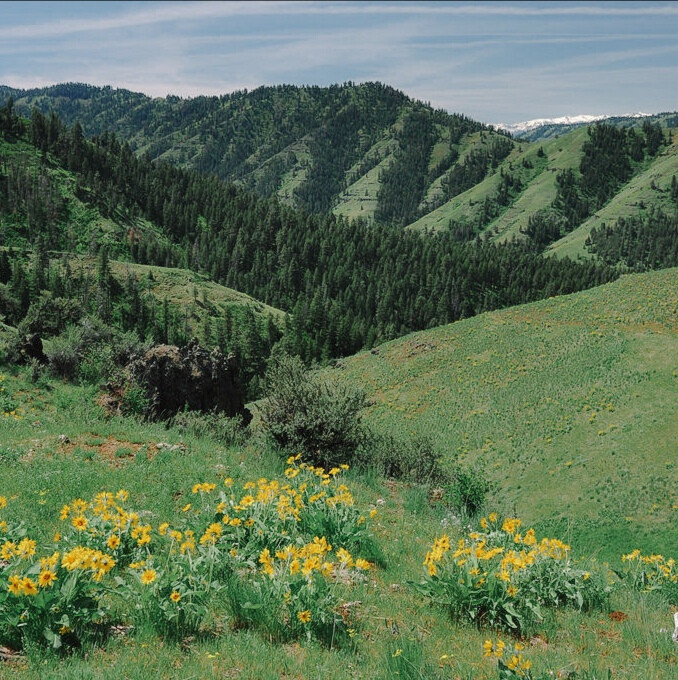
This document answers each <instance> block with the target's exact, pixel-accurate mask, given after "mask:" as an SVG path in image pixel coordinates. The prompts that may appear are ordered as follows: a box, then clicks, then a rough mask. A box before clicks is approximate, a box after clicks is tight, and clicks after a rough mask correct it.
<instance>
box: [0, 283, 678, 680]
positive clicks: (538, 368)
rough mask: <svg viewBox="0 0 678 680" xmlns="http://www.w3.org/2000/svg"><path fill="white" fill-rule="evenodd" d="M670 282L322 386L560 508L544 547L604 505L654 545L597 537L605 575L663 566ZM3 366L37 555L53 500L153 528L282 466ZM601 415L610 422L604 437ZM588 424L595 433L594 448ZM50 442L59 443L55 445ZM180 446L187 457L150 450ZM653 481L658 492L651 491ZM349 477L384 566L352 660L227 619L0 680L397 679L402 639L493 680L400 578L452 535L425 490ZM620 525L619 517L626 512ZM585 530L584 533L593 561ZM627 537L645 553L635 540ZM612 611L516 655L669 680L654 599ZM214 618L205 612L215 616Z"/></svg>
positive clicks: (559, 310) (560, 304)
mask: <svg viewBox="0 0 678 680" xmlns="http://www.w3.org/2000/svg"><path fill="white" fill-rule="evenodd" d="M154 271H155V270H154ZM677 289H678V271H676V270H671V271H666V272H659V273H654V274H648V275H642V276H633V277H627V278H625V279H622V280H620V281H619V282H617V283H615V284H611V285H609V286H605V287H602V288H599V289H596V290H593V291H589V292H586V293H580V294H577V295H573V296H569V297H563V298H558V299H554V300H550V301H545V302H542V303H537V304H533V305H527V306H523V307H516V308H513V309H510V310H505V311H503V312H495V313H491V314H486V315H483V316H481V317H478V318H476V319H470V320H467V321H462V322H459V323H457V324H454V325H451V326H447V327H444V328H439V329H435V330H433V331H429V332H428V333H420V334H416V335H411V336H409V337H407V338H405V339H401V340H399V341H396V342H393V343H389V344H387V345H384V346H383V347H381V348H380V350H379V353H378V354H376V355H375V354H370V353H365V354H361V355H358V356H356V357H354V358H352V359H349V360H346V361H345V362H344V368H343V370H341V369H340V370H335V371H334V373H335V374H336V375H348V376H351V377H357V378H359V379H360V380H363V381H364V382H365V383H366V384H367V385H369V386H370V389H371V392H372V396H373V398H374V399H375V401H376V404H375V406H374V407H373V410H372V413H371V414H370V421H371V422H372V423H375V424H380V425H381V426H384V427H389V428H390V429H391V430H393V431H397V430H406V431H417V430H419V431H428V432H435V433H437V434H436V436H437V439H438V442H439V443H440V444H441V445H445V446H446V449H445V450H446V451H449V453H450V455H453V454H456V453H457V452H458V453H459V454H460V455H463V456H464V457H465V458H468V459H472V458H477V457H485V458H486V459H487V461H488V465H489V466H490V470H491V472H492V473H493V475H494V476H496V477H497V478H499V479H505V484H504V488H503V494H502V496H503V498H499V499H496V500H497V504H498V505H501V504H502V503H503V505H504V507H508V506H510V505H511V504H512V502H515V505H516V506H517V509H518V510H519V511H520V512H521V513H522V514H523V515H524V516H525V517H526V518H530V517H532V518H537V519H539V518H540V517H542V516H543V515H544V514H545V513H547V512H549V507H553V506H555V507H556V510H557V512H556V513H555V514H557V515H560V514H562V515H566V516H567V517H568V518H570V519H569V520H568V524H571V529H572V531H571V532H570V535H569V536H567V532H566V531H565V529H566V527H565V526H561V527H560V528H561V531H560V532H556V531H555V530H554V531H552V532H550V535H560V536H561V537H564V538H565V537H567V538H570V539H571V540H573V543H574V546H575V551H576V554H578V555H581V554H582V553H583V552H584V550H583V546H582V544H583V543H586V542H587V541H585V540H584V539H586V537H587V533H586V532H587V530H588V529H592V527H588V529H587V527H586V526H585V527H583V528H582V527H581V526H580V525H581V524H582V521H583V519H584V517H589V516H591V517H593V518H596V517H598V516H599V515H600V513H601V511H602V510H603V509H602V505H601V503H602V502H603V501H609V502H611V503H612V505H613V507H611V508H610V509H609V511H608V510H604V512H603V514H607V515H612V516H613V517H618V518H619V520H620V521H619V522H617V524H611V525H609V526H618V525H621V526H622V527H624V528H625V530H626V531H628V530H629V529H626V527H634V528H640V527H641V526H644V527H646V528H647V529H651V530H652V531H653V532H654V535H653V537H652V538H646V539H642V536H640V534H637V535H634V536H629V535H624V536H620V537H619V538H620V540H619V541H618V543H617V544H614V543H608V544H606V545H605V546H604V547H605V548H606V551H603V554H604V555H608V554H609V556H610V557H611V558H612V557H614V561H613V565H614V566H617V565H618V564H619V550H621V549H623V551H624V552H626V551H627V549H630V548H631V547H634V546H635V545H643V544H645V545H647V546H652V545H659V546H660V547H661V549H662V551H663V552H664V553H665V554H666V553H669V554H670V553H671V550H672V547H673V546H675V545H676V541H675V528H674V527H672V526H671V525H670V524H669V521H670V519H671V518H672V517H673V518H675V508H673V509H671V507H668V506H667V503H668V502H669V501H668V500H667V496H668V494H669V493H670V491H671V488H672V487H673V486H675V481H676V480H675V468H674V467H673V466H674V465H675V460H673V458H672V452H671V449H670V448H669V447H670V444H671V442H672V441H675V438H676V429H675V428H676V425H675V422H676V419H675V401H676V400H675V394H676V391H675V380H676V371H675V368H676V367H675V366H673V367H672V366H671V365H670V363H671V360H672V359H673V360H674V361H675V359H674V358H675V356H676V355H677V353H676V318H675V311H676V302H677V293H678V290H677ZM3 372H4V373H5V374H6V379H5V382H4V384H5V386H6V387H7V389H8V391H9V393H11V394H13V395H14V398H15V400H16V401H17V402H18V403H19V406H20V408H21V413H23V414H24V416H25V417H23V419H22V420H15V419H12V418H2V419H0V442H1V445H0V454H1V457H2V460H3V466H4V467H3V475H2V481H1V482H0V493H2V494H4V495H6V496H7V497H9V498H10V501H11V502H10V505H9V506H8V508H7V510H6V511H5V516H6V518H7V519H10V520H11V519H12V517H22V518H24V519H25V520H26V521H27V522H28V523H29V524H30V525H31V526H33V525H36V526H37V527H39V530H38V531H37V532H36V531H33V530H32V532H31V533H32V535H35V537H36V538H38V539H39V540H40V541H41V542H42V541H44V540H49V538H50V537H51V536H52V535H53V533H54V531H55V529H56V528H57V527H58V526H59V525H58V523H57V522H56V517H57V516H58V513H59V509H60V508H61V505H62V504H63V503H64V502H68V501H69V500H71V499H73V498H76V497H83V498H88V497H90V496H91V495H93V494H94V493H97V492H98V491H100V490H102V489H109V490H116V489H118V488H125V489H127V490H129V492H130V494H131V499H133V505H134V507H136V508H139V509H147V510H149V514H148V515H147V516H148V521H149V522H151V523H152V524H153V526H155V525H156V524H157V523H158V522H160V521H162V520H164V519H170V520H171V518H172V517H174V516H176V515H177V514H178V513H180V511H181V508H182V507H183V506H184V504H185V503H187V502H190V501H191V499H192V495H191V492H190V489H191V486H192V485H193V484H194V483H195V482H199V481H200V482H202V481H219V480H220V479H221V478H223V477H224V476H232V477H233V478H234V479H235V480H236V483H237V484H240V485H241V484H242V483H243V482H244V481H245V480H248V479H256V478H257V477H259V476H265V477H268V478H271V477H273V476H275V477H282V478H283V479H284V477H283V475H282V473H283V469H284V467H283V466H282V465H281V464H280V462H279V461H277V460H276V457H275V456H274V455H273V454H272V453H271V452H270V451H268V450H267V449H266V447H265V445H264V444H263V443H262V442H261V441H258V440H256V439H255V440H252V441H250V443H248V444H247V445H245V446H243V447H234V448H228V447H226V446H224V445H222V444H219V443H218V442H215V441H213V440H211V439H210V438H209V437H206V436H203V437H194V436H192V435H190V434H187V433H185V432H184V433H182V432H179V431H177V430H176V429H174V428H169V429H166V428H165V426H164V425H154V424H149V423H139V422H136V421H134V420H131V419H123V418H113V419H107V418H105V417H104V416H103V414H102V413H101V412H100V411H99V409H98V408H97V407H96V406H95V397H96V390H94V389H93V388H90V387H74V386H71V385H65V384H61V383H58V382H55V381H50V382H48V383H46V384H42V385H41V384H39V385H37V386H36V385H32V384H30V383H29V382H28V380H27V375H28V370H23V369H22V370H19V369H16V368H11V367H5V368H3ZM507 387H509V388H510V390H509V389H506V388H507ZM593 387H596V390H595V391H592V389H593ZM509 391H510V394H509ZM636 395H638V396H636ZM549 400H550V401H549ZM585 404H588V405H589V406H590V407H591V409H593V410H595V412H596V413H597V415H596V417H595V418H594V421H595V422H594V423H589V422H588V421H589V419H590V417H591V415H590V414H591V413H592V410H591V409H588V410H585V408H584V407H585ZM608 404H612V408H614V410H613V411H608V410H607V407H608ZM672 415H673V419H672ZM612 422H614V423H616V424H617V428H616V429H613V430H611V429H610V426H611V424H612ZM600 430H606V431H607V432H606V434H602V435H599V434H598V431H600ZM60 434H66V435H68V437H69V438H70V443H64V442H60V441H59V438H58V436H59V435H60ZM508 435H510V436H511V439H509V438H508ZM548 437H550V438H551V439H552V441H551V442H548V441H547V438H548ZM488 439H492V443H489V442H488ZM179 441H183V443H184V444H185V445H186V449H187V450H186V453H181V452H170V451H159V450H158V448H157V447H156V446H155V444H156V443H158V442H169V443H170V444H175V443H177V442H179ZM458 449H459V451H457V450H458ZM483 449H485V450H484V451H483ZM464 450H466V451H464ZM613 451H614V453H613ZM570 461H572V463H571V464H568V463H569V462H570ZM639 461H640V462H639ZM8 463H9V464H8ZM584 466H586V467H584ZM627 469H628V470H629V471H630V472H627V471H626V470H627ZM549 471H552V472H553V474H549ZM631 471H632V472H631ZM607 477H610V480H611V483H612V484H615V485H616V488H615V489H613V488H612V487H611V486H610V487H609V488H608V487H605V488H603V489H602V492H603V494H602V495H603V498H599V497H596V489H598V496H600V495H601V493H600V487H596V482H597V481H599V482H600V481H602V482H603V483H605V484H607V482H606V478H607ZM660 477H661V478H663V479H665V480H666V481H665V483H664V485H663V486H660V483H659V481H656V480H659V478H660ZM652 479H654V480H655V481H654V482H651V481H649V480H652ZM347 481H348V484H349V485H350V487H351V489H352V491H353V492H354V494H355V496H356V501H357V503H358V504H359V507H361V508H364V509H365V511H366V510H367V509H368V508H369V507H374V506H377V507H378V508H379V514H378V516H377V518H376V520H375V533H376V535H377V537H378V539H379V541H380V543H381V545H382V546H383V547H384V550H385V552H386V554H387V558H388V565H387V566H386V568H384V569H381V570H378V571H377V572H376V573H375V574H374V575H373V577H371V578H370V579H368V581H367V582H365V583H364V584H358V585H356V586H355V587H354V590H353V592H352V594H351V598H352V599H353V600H355V601H357V602H359V608H360V613H361V616H360V618H361V625H360V629H359V630H358V631H357V636H356V640H355V642H356V651H355V652H353V651H350V650H347V651H343V652H329V651H327V650H325V649H322V648H321V647H319V646H318V645H316V644H307V643H305V642H301V643H299V644H289V645H271V644H269V643H267V642H266V640H265V639H264V638H263V637H261V636H259V635H256V634H254V633H251V632H248V631H233V630H230V629H229V628H228V621H224V622H223V623H222V624H221V628H220V631H221V632H220V633H219V635H218V636H214V637H206V638H204V639H189V640H186V641H184V643H183V644H181V645H180V644H178V643H177V644H172V643H167V642H164V643H163V642H161V641H159V640H157V639H156V638H154V637H153V636H152V635H150V634H149V633H146V632H144V631H134V630H130V631H127V632H126V633H125V634H123V635H122V636H121V637H118V638H114V639H112V640H110V641H109V642H108V643H106V644H105V645H104V646H103V647H101V648H98V649H96V650H92V651H91V652H89V653H87V654H85V655H75V656H73V657H70V658H65V659H59V658H58V657H49V656H47V657H46V656H40V655H33V656H29V659H28V660H26V659H18V660H15V661H10V662H3V665H2V666H0V677H2V678H3V680H4V679H5V678H7V679H9V680H29V679H30V680H33V679H35V680H37V679H38V678H39V679H40V680H49V679H53V680H56V679H57V678H58V679H59V680H62V679H64V678H65V679H71V678H73V679H75V678H83V677H86V678H93V679H97V680H105V679H108V678H111V677H125V678H129V679H130V680H146V679H147V678H155V677H163V678H176V679H177V680H178V679H179V678H187V677H201V678H202V677H205V678H207V677H237V678H248V679H250V680H255V679H256V680H263V679H268V678H270V679H273V678H283V677H285V678H300V679H303V678H328V677H332V678H338V679H340V678H341V679H343V678H346V679H349V678H350V679H351V680H353V679H354V678H365V679H367V678H369V679H370V680H372V679H373V678H379V679H382V680H391V679H392V677H393V675H392V674H390V675H389V671H388V670H387V667H388V662H389V661H390V659H392V658H393V654H394V650H395V649H396V648H405V647H406V646H407V644H408V641H411V640H415V641H417V642H416V644H419V645H421V650H422V654H423V658H424V659H425V660H426V661H427V662H428V663H430V664H432V666H433V668H435V669H436V670H437V672H438V673H439V675H440V677H441V678H463V679H470V678H473V679H474V680H496V678H497V671H496V664H494V663H493V662H492V660H488V659H483V657H482V644H483V640H484V639H486V638H488V637H494V635H492V633H491V632H490V631H488V630H476V629H475V628H473V627H471V626H468V625H460V624H455V623H453V622H451V621H450V620H449V619H448V618H447V616H446V615H445V614H444V612H443V611H441V610H440V609H438V608H436V607H435V606H433V605H430V604H428V603H425V602H423V601H422V600H421V598H420V597H419V596H418V595H417V594H416V593H415V592H414V591H413V590H412V589H411V588H410V586H409V585H408V582H409V581H413V580H414V581H417V580H419V579H420V578H421V576H422V574H423V567H422V560H423V556H424V554H425V552H426V550H427V548H428V546H429V545H430V542H431V540H432V538H433V537H434V536H437V535H439V534H440V533H442V532H443V531H446V532H450V534H451V536H452V538H453V540H454V538H455V537H456V530H455V528H454V517H453V515H452V514H450V513H449V512H447V511H446V510H445V509H444V508H443V507H441V506H435V507H430V506H429V505H428V503H427V500H426V492H425V490H421V489H419V488H417V487H409V485H407V484H403V483H393V482H385V481H384V480H382V479H379V478H375V477H374V476H360V475H358V474H356V473H351V474H350V475H349V479H348V480H347ZM652 483H654V484H655V487H654V488H652V489H649V493H647V496H648V498H647V502H653V501H654V500H656V501H657V503H658V504H659V505H660V507H658V508H657V509H653V508H652V506H648V505H647V502H646V499H645V492H641V493H638V489H641V488H642V485H643V484H646V485H647V484H650V485H652ZM518 485H520V488H519V486H518ZM631 494H633V498H630V496H631ZM565 496H566V497H567V498H566V501H565V502H566V503H567V507H563V501H562V498H563V497H565ZM578 496H582V498H583V500H582V501H579V500H577V497H578ZM587 496H588V498H587ZM638 496H640V498H638ZM636 500H637V503H636V505H634V503H635V502H636ZM673 502H674V503H675V500H674V501H673ZM493 504H494V503H493ZM620 505H623V507H619V506H620ZM626 512H629V513H630V514H631V515H632V521H631V522H627V521H626V520H625V519H624V518H623V515H624V514H625V513H626ZM8 513H9V514H8ZM672 513H673V514H672ZM615 521H616V520H615ZM641 522H642V525H641ZM599 536H600V534H594V533H593V532H591V533H590V534H588V537H589V539H590V540H589V541H588V547H589V548H590V549H591V550H592V551H593V552H597V547H598V546H597V545H596V543H595V540H596V539H597V538H598V537H599ZM637 537H638V538H639V539H642V540H639V541H635V540H632V539H635V538H637ZM627 539H628V540H627ZM648 549H650V548H649V547H648ZM611 606H612V608H613V609H616V610H621V611H623V612H625V613H626V615H627V616H628V617H629V618H628V620H625V621H622V622H617V621H614V620H611V619H610V618H608V616H607V615H606V614H605V613H604V612H593V613H591V614H579V613H576V612H573V611H564V612H562V613H559V614H557V615H556V617H555V618H554V619H553V620H550V621H549V622H548V623H547V624H545V630H544V632H543V634H542V637H541V638H536V642H535V644H534V645H530V646H528V650H527V652H526V654H527V655H528V657H529V658H530V659H531V661H532V663H533V669H534V672H535V674H536V675H535V677H545V674H546V673H547V672H551V673H552V675H554V677H555V675H556V674H557V673H562V674H563V675H562V677H565V675H564V674H565V673H567V672H569V671H573V670H581V669H589V668H590V669H592V670H594V669H598V670H597V671H596V675H595V676H586V677H589V678H590V677H596V678H601V679H602V678H603V677H607V674H606V669H607V668H608V667H613V668H614V674H613V675H612V676H611V677H613V678H615V679H617V680H637V679H638V678H640V677H643V678H656V679H658V680H664V679H666V680H668V679H669V678H671V677H672V673H673V671H675V663H676V656H675V648H674V646H673V643H672V642H671V640H670V637H669V636H668V635H667V634H662V633H660V632H659V629H660V628H661V627H667V626H668V625H669V622H670V617H671V612H670V611H669V609H668V607H667V606H666V604H665V603H664V604H662V603H661V602H660V601H659V602H656V601H655V600H653V599H646V598H643V597H640V596H638V595H635V594H632V593H628V592H620V593H617V594H615V596H614V598H613V601H612V602H611ZM220 607H223V605H221V604H220V603H219V602H215V608H216V612H217V615H220V614H219V612H221V611H223V609H220ZM415 669H416V667H415ZM416 677H431V676H430V674H428V675H427V674H424V675H423V676H416ZM673 677H675V676H673Z"/></svg>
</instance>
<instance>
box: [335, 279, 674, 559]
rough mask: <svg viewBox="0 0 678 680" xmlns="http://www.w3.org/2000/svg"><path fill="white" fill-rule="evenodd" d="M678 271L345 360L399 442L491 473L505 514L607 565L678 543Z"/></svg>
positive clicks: (373, 418) (376, 415)
mask: <svg viewBox="0 0 678 680" xmlns="http://www.w3.org/2000/svg"><path fill="white" fill-rule="evenodd" d="M677 307H678V270H676V269H671V270H667V271H661V272H655V273H650V274H643V275H633V276H627V277H622V279H620V280H619V281H617V282H615V283H612V284H608V285H606V286H602V287H600V288H596V289H593V290H590V291H586V292H582V293H577V294H574V295H570V296H563V297H560V298H555V299H550V300H545V301H542V302H538V303H534V304H530V305H525V306H521V307H514V308H511V309H507V310H503V311H499V312H493V313H489V314H483V315H481V316H479V317H476V318H473V319H468V320H464V321H460V322H457V323H455V324H452V325H449V326H444V327H441V328H436V329H433V330H430V331H424V332H421V333H415V334H412V335H409V336H407V337H405V338H401V339H399V340H395V341H393V342H390V343H387V344H385V345H383V346H381V347H380V348H379V350H378V352H372V353H370V352H365V353H362V354H359V355H357V356H355V357H353V358H351V359H348V360H346V361H344V362H342V369H341V370H337V371H335V372H336V373H337V374H338V375H342V376H343V375H346V376H347V377H348V378H351V379H356V380H360V381H362V382H363V384H364V385H365V386H366V388H367V390H368V393H369V396H370V397H371V398H372V400H373V402H374V403H373V406H372V407H371V408H370V410H369V414H368V420H369V422H370V423H371V424H373V425H375V426H376V427H378V428H380V429H382V430H387V431H390V432H402V433H408V434H414V433H417V434H423V435H427V436H430V437H432V438H433V440H434V442H435V444H436V445H437V446H438V447H439V449H440V451H441V454H442V456H443V458H444V460H445V461H446V462H447V463H452V462H453V461H455V460H461V461H465V462H469V463H479V464H480V465H482V466H483V467H484V468H485V470H486V473H487V474H488V475H489V476H490V477H491V478H492V479H493V480H495V481H496V482H497V483H498V484H499V486H500V489H501V492H500V498H501V502H502V503H503V504H505V506H506V507H508V508H516V510H517V512H518V514H519V515H521V516H524V517H525V518H527V519H528V521H530V522H532V523H536V524H538V525H542V526H543V525H556V526H558V527H559V528H561V529H563V530H566V531H567V537H568V539H569V540H571V541H573V542H575V543H576V544H577V545H581V546H585V547H586V548H587V549H588V550H593V551H595V552H597V553H599V554H601V555H603V556H605V557H609V556H610V554H611V553H614V552H616V551H617V549H618V547H619V546H620V545H622V544H634V545H636V544H637V545H638V546H639V547H643V548H644V549H647V550H652V551H658V552H661V550H662V548H663V547H664V546H666V545H676V542H677V541H678V529H677V528H676V512H677V510H678V505H677V503H676V496H675V487H676V482H677V481H678V478H677V475H676V460H675V443H676V441H677V440H678V417H677V416H678V400H677V399H676V390H677V380H678V318H677V316H676V310H677Z"/></svg>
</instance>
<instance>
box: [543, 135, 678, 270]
mask: <svg viewBox="0 0 678 680" xmlns="http://www.w3.org/2000/svg"><path fill="white" fill-rule="evenodd" d="M676 173H678V137H676V136H674V137H673V143H672V144H671V145H670V146H668V147H667V148H666V149H665V150H664V151H663V152H662V153H661V154H659V156H658V157H657V158H656V160H655V161H654V162H653V163H651V164H649V166H648V167H647V168H646V169H645V170H644V171H643V172H641V173H640V174H638V175H636V176H635V177H633V178H632V179H631V180H630V181H629V182H628V184H626V185H625V186H624V187H623V188H622V189H621V190H620V191H619V193H617V194H616V195H615V196H614V198H612V200H611V201H610V202H609V203H607V204H606V205H605V206H604V207H603V208H601V209H600V210H598V211H597V212H596V213H594V214H593V215H591V217H589V218H588V219H587V220H586V221H585V222H583V223H582V224H581V225H580V226H579V227H577V229H575V230H574V231H573V232H571V233H569V234H567V236H564V237H563V238H561V239H560V240H559V241H556V242H555V243H553V244H551V246H549V249H548V252H549V253H551V254H553V255H556V256H557V257H566V256H569V257H572V258H576V257H578V256H584V255H586V254H587V253H586V248H585V243H586V239H587V237H588V236H589V234H590V233H591V230H592V229H593V228H595V227H600V226H601V225H603V224H607V225H608V226H611V225H613V224H615V222H616V221H617V220H618V219H619V218H622V217H623V218H627V219H628V217H629V216H631V215H643V214H646V213H647V212H648V210H650V209H656V208H660V209H661V210H664V211H665V212H667V213H669V214H670V213H671V211H672V210H674V207H673V205H672V204H671V200H670V194H671V178H672V177H673V176H674V175H676Z"/></svg>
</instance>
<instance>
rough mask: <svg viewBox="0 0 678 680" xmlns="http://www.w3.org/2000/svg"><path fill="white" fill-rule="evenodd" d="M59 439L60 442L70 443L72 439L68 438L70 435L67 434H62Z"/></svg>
mask: <svg viewBox="0 0 678 680" xmlns="http://www.w3.org/2000/svg"><path fill="white" fill-rule="evenodd" d="M57 439H58V440H59V444H70V443H71V440H70V439H69V438H68V435H65V434H60V435H59V436H58V437H57Z"/></svg>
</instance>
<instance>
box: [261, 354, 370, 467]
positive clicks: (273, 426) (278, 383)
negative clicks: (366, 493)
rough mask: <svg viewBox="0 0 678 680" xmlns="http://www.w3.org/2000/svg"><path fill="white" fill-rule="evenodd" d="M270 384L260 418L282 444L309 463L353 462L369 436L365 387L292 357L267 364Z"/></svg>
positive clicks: (270, 433) (328, 465)
mask: <svg viewBox="0 0 678 680" xmlns="http://www.w3.org/2000/svg"><path fill="white" fill-rule="evenodd" d="M266 383H267V388H268V398H267V400H266V401H265V402H264V405H263V406H262V409H261V420H262V423H263V425H264V428H265V430H266V432H267V433H268V435H269V436H270V437H271V438H272V439H273V441H274V442H275V443H276V444H277V445H278V446H280V447H281V448H283V449H285V450H293V451H295V452H296V451H303V453H304V454H305V458H306V459H307V460H308V461H309V462H312V463H314V464H317V465H323V466H325V467H331V466H333V465H337V464H339V463H345V462H352V461H353V459H354V457H355V453H356V450H357V448H358V446H359V445H360V443H361V441H363V439H364V436H365V429H364V427H363V425H362V422H361V413H360V412H361V411H362V409H363V408H364V407H365V406H366V405H367V400H366V397H365V393H364V391H363V390H361V389H359V388H355V387H350V386H347V385H343V384H337V383H330V382H327V381H326V380H325V379H323V378H322V377H320V376H318V375H317V374H313V373H311V372H310V371H308V370H307V369H306V368H305V367H304V365H303V363H302V361H301V359H299V358H298V357H288V356H283V357H281V358H280V359H279V360H278V361H277V362H276V363H275V364H273V365H272V366H271V367H270V368H269V370H268V372H267V375H266Z"/></svg>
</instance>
